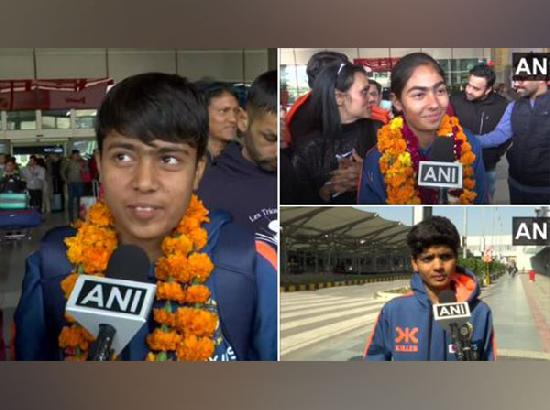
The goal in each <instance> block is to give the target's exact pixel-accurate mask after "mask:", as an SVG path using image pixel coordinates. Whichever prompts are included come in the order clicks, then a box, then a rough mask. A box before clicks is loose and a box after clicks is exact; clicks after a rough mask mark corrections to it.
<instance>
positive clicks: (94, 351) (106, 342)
mask: <svg viewBox="0 0 550 410" xmlns="http://www.w3.org/2000/svg"><path fill="white" fill-rule="evenodd" d="M115 333H116V329H115V328H114V327H113V326H111V325H108V324H105V323H102V324H100V325H99V334H98V336H97V339H96V341H95V342H94V344H93V345H92V346H91V347H90V354H89V356H88V361H95V362H106V361H110V360H111V357H112V350H111V345H112V344H113V338H114V337H115Z"/></svg>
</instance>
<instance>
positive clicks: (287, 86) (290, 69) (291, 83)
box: [281, 64, 309, 107]
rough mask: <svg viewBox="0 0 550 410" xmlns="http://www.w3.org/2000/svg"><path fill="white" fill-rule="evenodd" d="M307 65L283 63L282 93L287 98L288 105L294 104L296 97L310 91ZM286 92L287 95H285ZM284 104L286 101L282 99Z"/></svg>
mask: <svg viewBox="0 0 550 410" xmlns="http://www.w3.org/2000/svg"><path fill="white" fill-rule="evenodd" d="M306 68H307V65H305V64H300V65H295V64H287V65H281V95H284V96H285V98H286V99H287V101H286V105H287V106H289V107H290V106H292V105H293V104H294V102H295V101H296V99H297V98H298V97H300V96H301V95H304V94H306V93H307V92H309V85H308V83H307V73H306ZM285 94H286V95H285ZM282 103H283V104H284V103H285V101H282Z"/></svg>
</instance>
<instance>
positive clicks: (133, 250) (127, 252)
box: [105, 245, 151, 282]
mask: <svg viewBox="0 0 550 410" xmlns="http://www.w3.org/2000/svg"><path fill="white" fill-rule="evenodd" d="M150 266H151V263H150V261H149V258H148V257H147V254H146V253H145V251H144V250H143V249H141V248H140V247H138V246H135V245H120V246H119V247H118V248H116V249H115V251H114V252H113V254H112V255H111V259H109V263H108V265H107V271H106V272H105V275H106V276H107V277H108V278H112V279H121V280H133V281H138V282H140V281H145V279H146V277H147V274H148V273H149V269H150Z"/></svg>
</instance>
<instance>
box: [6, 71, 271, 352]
mask: <svg viewBox="0 0 550 410" xmlns="http://www.w3.org/2000/svg"><path fill="white" fill-rule="evenodd" d="M96 133H97V139H98V146H99V154H98V157H97V162H98V168H99V171H100V175H101V181H102V186H103V188H104V195H105V196H104V202H100V203H98V204H96V205H95V206H94V207H92V208H91V209H90V210H89V212H88V216H87V218H86V220H85V221H83V222H80V223H79V224H77V226H76V232H75V231H74V229H72V230H68V229H61V230H59V229H57V230H54V231H52V232H50V233H48V234H47V235H46V237H45V239H43V240H42V243H41V247H40V250H39V251H38V252H36V253H34V254H33V255H31V256H30V257H29V259H28V260H27V270H26V273H25V278H24V283H23V292H22V296H21V300H20V302H19V305H18V307H17V310H16V313H15V324H16V337H15V354H16V358H17V359H18V360H63V359H64V360H77V361H80V360H86V358H87V355H88V352H89V349H90V345H91V344H92V343H93V342H94V338H93V337H92V335H91V334H90V333H89V332H88V331H87V330H86V329H85V328H84V327H82V326H81V325H79V324H78V323H76V322H75V320H74V319H73V318H72V317H70V316H69V315H66V314H65V303H66V298H68V297H69V295H70V294H71V292H72V290H73V287H74V285H75V282H76V279H77V278H78V276H79V275H81V274H88V275H98V276H102V275H104V274H105V271H106V268H107V264H108V261H109V259H110V257H111V254H112V253H113V251H114V250H115V249H116V247H117V246H118V245H119V244H131V245H137V246H139V247H141V248H142V249H143V250H144V251H145V252H146V254H147V255H148V257H149V259H150V260H151V261H153V262H154V266H152V268H151V271H150V273H149V276H148V277H146V278H143V280H144V281H148V280H149V281H152V282H156V285H157V288H156V297H155V304H154V309H153V311H152V312H151V314H150V318H149V321H148V323H146V324H145V325H144V326H143V328H142V329H141V330H140V331H139V332H138V333H137V335H136V336H134V338H133V339H132V340H131V342H130V343H129V345H128V346H127V347H126V348H125V349H124V350H123V351H122V353H121V354H120V357H119V359H121V360H151V361H165V360H185V361H188V360H189V361H202V360H276V359H277V334H276V330H277V274H276V267H275V262H274V260H273V258H272V257H271V256H272V255H271V256H270V255H265V254H261V251H260V249H259V250H258V251H256V248H255V244H254V238H253V235H252V234H251V233H248V232H247V231H244V230H243V229H241V228H240V227H239V226H237V225H236V224H233V223H231V222H230V217H229V216H228V214H227V213H224V212H213V213H209V211H208V210H207V209H206V208H205V207H204V206H203V205H202V203H201V202H200V201H199V200H198V198H197V197H196V196H194V195H192V192H193V191H194V190H196V189H197V185H198V182H199V181H200V178H201V176H202V173H203V171H204V166H205V158H206V157H205V154H206V148H207V141H208V111H207V107H206V104H205V101H204V99H203V97H202V96H201V95H200V94H199V93H198V92H197V90H196V88H195V87H194V86H193V85H191V84H189V83H188V82H187V81H186V80H185V79H183V78H181V77H179V76H177V75H167V74H156V73H152V74H141V75H137V76H133V77H129V78H127V79H125V80H124V81H122V82H121V83H120V84H118V85H116V86H115V87H113V89H112V90H111V91H110V92H109V93H108V95H107V96H106V98H105V100H104V102H103V103H102V105H101V107H100V109H99V111H98V117H97V127H96Z"/></svg>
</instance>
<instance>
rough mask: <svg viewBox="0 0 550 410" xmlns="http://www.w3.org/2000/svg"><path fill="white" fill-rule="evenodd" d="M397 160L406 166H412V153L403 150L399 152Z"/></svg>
mask: <svg viewBox="0 0 550 410" xmlns="http://www.w3.org/2000/svg"><path fill="white" fill-rule="evenodd" d="M397 160H398V161H399V162H400V163H401V165H402V166H404V167H412V160H411V154H409V153H408V152H402V153H401V154H399V156H398V157H397Z"/></svg>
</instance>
